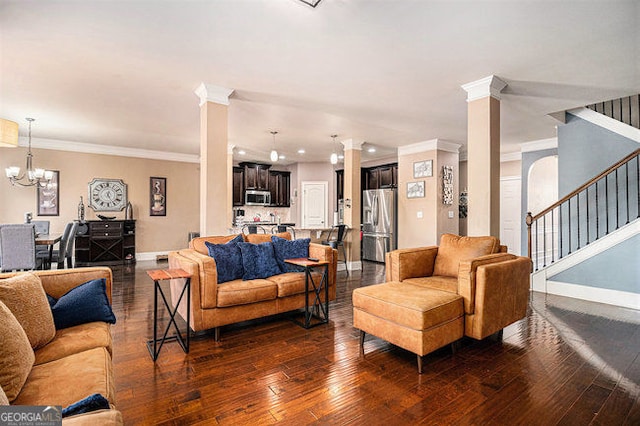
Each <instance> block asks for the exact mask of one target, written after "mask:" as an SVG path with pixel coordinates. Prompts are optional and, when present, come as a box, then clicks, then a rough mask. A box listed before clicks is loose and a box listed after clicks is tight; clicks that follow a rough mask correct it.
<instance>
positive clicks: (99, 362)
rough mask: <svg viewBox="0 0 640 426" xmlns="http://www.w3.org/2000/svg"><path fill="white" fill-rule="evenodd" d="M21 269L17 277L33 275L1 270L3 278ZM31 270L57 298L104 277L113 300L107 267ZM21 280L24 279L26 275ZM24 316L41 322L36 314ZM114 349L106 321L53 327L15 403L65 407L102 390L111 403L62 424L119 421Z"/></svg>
mask: <svg viewBox="0 0 640 426" xmlns="http://www.w3.org/2000/svg"><path fill="white" fill-rule="evenodd" d="M18 274H21V276H20V277H16V279H17V280H22V279H30V278H28V277H27V276H28V275H31V274H25V273H4V274H0V280H2V279H5V278H11V277H14V276H16V275H18ZM33 274H35V275H36V276H38V277H39V278H40V280H41V282H42V287H43V288H44V291H45V292H46V293H47V294H49V295H51V296H53V297H55V298H59V297H60V296H62V295H64V294H65V293H67V292H68V291H69V290H71V289H72V288H74V287H77V286H79V285H80V284H83V283H85V282H87V281H90V280H93V279H99V278H105V281H106V290H107V296H108V297H109V301H111V283H112V276H111V270H110V269H109V268H105V267H91V268H78V269H64V270H53V271H35V272H33ZM14 284H15V283H14ZM17 284H18V285H26V284H25V283H24V282H23V281H20V282H18V283H17ZM18 288H20V287H18ZM45 303H46V302H45ZM22 312H23V313H24V310H23V311H22ZM35 315H37V314H34V316H35ZM23 320H24V317H23ZM26 321H27V322H29V321H30V322H32V323H33V324H39V323H38V322H37V321H39V319H37V318H33V319H30V320H26ZM0 340H1V339H0ZM112 351H113V344H112V338H111V329H110V324H107V323H105V322H90V323H86V324H80V325H76V326H73V327H69V328H64V329H61V330H55V336H54V337H53V339H52V340H50V341H48V342H47V343H46V344H44V345H43V346H38V347H36V349H35V350H34V351H33V354H34V358H35V361H34V363H33V366H32V367H31V371H30V373H29V375H28V377H27V379H26V382H25V383H24V385H22V388H21V389H20V391H19V393H18V394H17V396H16V397H15V399H13V400H12V401H11V404H12V405H39V406H47V405H60V406H62V407H63V408H64V407H67V406H69V405H71V404H73V403H74V402H77V401H80V400H82V399H83V398H86V397H88V396H89V395H91V394H94V393H99V394H101V395H102V396H104V397H105V398H106V399H107V400H108V401H109V403H110V406H111V409H108V410H98V411H93V412H89V413H86V414H78V415H75V416H70V417H65V418H64V419H62V424H63V425H76V424H77V425H121V424H122V416H121V414H120V412H119V411H117V410H116V409H115V384H114V378H113V367H112V361H111V356H112ZM29 357H31V355H29ZM31 359H33V358H31ZM0 399H1V398H0ZM0 404H1V402H0Z"/></svg>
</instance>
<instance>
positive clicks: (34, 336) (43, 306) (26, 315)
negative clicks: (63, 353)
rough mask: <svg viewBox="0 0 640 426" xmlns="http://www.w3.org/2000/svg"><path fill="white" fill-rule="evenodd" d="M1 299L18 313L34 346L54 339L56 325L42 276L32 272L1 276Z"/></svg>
mask: <svg viewBox="0 0 640 426" xmlns="http://www.w3.org/2000/svg"><path fill="white" fill-rule="evenodd" d="M0 300H2V302H4V304H5V305H7V307H8V308H9V309H10V310H11V312H12V313H13V315H14V316H15V317H16V319H17V320H18V322H19V323H20V325H21V326H22V328H23V329H24V331H25V333H27V337H28V338H29V343H31V347H32V348H34V349H37V348H40V347H42V346H44V345H46V344H47V343H49V342H50V341H51V339H53V336H55V334H56V326H55V325H54V323H53V315H52V314H51V308H50V307H49V302H48V301H47V295H46V293H45V292H44V288H42V281H40V278H39V277H38V276H36V275H34V274H32V273H24V274H18V275H16V276H14V277H11V278H7V279H4V280H0Z"/></svg>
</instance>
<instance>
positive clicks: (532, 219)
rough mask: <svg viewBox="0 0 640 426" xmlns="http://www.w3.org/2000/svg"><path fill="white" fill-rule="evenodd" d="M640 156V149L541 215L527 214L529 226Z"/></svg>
mask: <svg viewBox="0 0 640 426" xmlns="http://www.w3.org/2000/svg"><path fill="white" fill-rule="evenodd" d="M638 155H640V149H636V150H635V151H633V152H632V153H631V154H629V155H627V156H626V157H624V158H623V159H622V160H620V161H618V162H617V163H615V164H614V165H613V166H611V167H609V168H608V169H607V170H605V171H603V172H602V173H600V174H599V175H598V176H596V177H594V178H591V179H590V180H589V181H587V183H585V184H584V185H582V186H580V187H579V188H577V189H575V190H573V191H572V192H571V193H570V194H568V195H565V196H564V197H562V198H561V199H560V200H558V201H556V202H555V203H553V204H552V205H551V206H549V207H547V208H546V209H544V210H542V211H541V212H540V213H538V214H536V215H535V216H532V215H531V212H527V219H526V221H527V225H528V226H531V224H532V223H533V222H534V221H536V220H538V219H539V218H541V217H542V216H544V215H545V214H547V213H549V212H550V211H552V210H553V209H555V208H556V207H558V206H560V205H561V204H563V203H564V202H565V201H567V200H569V199H570V198H573V197H575V196H576V194H578V193H579V192H582V191H584V190H585V189H586V188H587V187H589V186H591V185H593V184H594V183H595V182H596V181H599V180H600V179H602V178H603V177H605V176H607V175H608V174H609V173H611V172H612V171H614V170H615V169H617V168H618V167H620V166H622V165H623V164H624V163H626V162H628V161H630V160H631V159H632V158H634V157H637V156H638Z"/></svg>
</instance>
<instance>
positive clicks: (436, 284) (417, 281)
mask: <svg viewBox="0 0 640 426" xmlns="http://www.w3.org/2000/svg"><path fill="white" fill-rule="evenodd" d="M402 282H403V283H407V284H413V285H417V286H420V287H424V288H432V289H434V290H444V291H448V292H450V293H456V294H457V293H458V279H457V278H453V277H443V276H442V275H434V276H431V277H420V278H407V279H405V280H402Z"/></svg>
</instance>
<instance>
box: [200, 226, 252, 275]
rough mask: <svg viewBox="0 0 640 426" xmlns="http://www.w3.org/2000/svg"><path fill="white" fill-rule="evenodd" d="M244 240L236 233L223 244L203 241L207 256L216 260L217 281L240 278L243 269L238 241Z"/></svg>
mask: <svg viewBox="0 0 640 426" xmlns="http://www.w3.org/2000/svg"><path fill="white" fill-rule="evenodd" d="M242 242H244V239H243V238H242V235H237V236H236V237H235V238H234V239H232V240H230V241H228V242H226V243H224V244H213V243H210V242H209V241H205V243H204V244H205V245H206V246H207V250H209V256H211V257H213V258H214V259H215V261H216V271H217V272H218V283H225V282H227V281H233V280H238V279H240V278H242V275H243V274H244V269H243V268H242V252H241V251H240V247H238V243H242Z"/></svg>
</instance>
